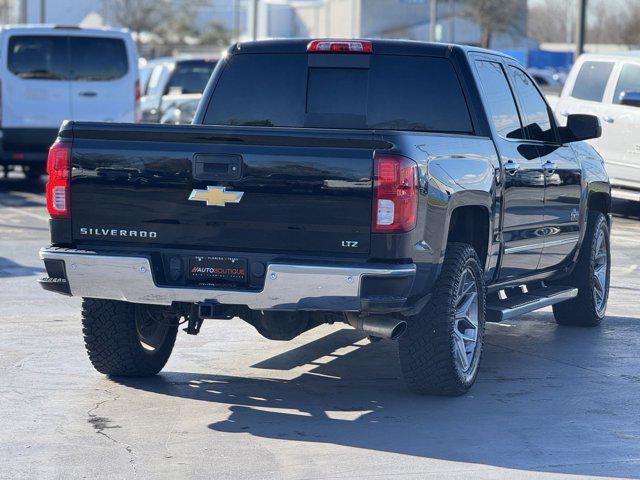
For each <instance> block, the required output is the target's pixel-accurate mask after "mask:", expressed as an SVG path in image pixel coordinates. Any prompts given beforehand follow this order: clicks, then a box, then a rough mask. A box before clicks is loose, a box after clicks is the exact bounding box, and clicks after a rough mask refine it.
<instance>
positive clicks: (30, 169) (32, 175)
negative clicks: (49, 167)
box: [23, 165, 46, 182]
mask: <svg viewBox="0 0 640 480" xmlns="http://www.w3.org/2000/svg"><path fill="white" fill-rule="evenodd" d="M23 171H24V176H25V177H27V180H28V181H30V182H38V181H40V178H41V177H42V175H44V174H45V173H46V172H45V169H44V167H35V166H32V165H29V166H25V167H23Z"/></svg>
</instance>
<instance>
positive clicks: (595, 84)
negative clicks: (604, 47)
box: [571, 62, 614, 102]
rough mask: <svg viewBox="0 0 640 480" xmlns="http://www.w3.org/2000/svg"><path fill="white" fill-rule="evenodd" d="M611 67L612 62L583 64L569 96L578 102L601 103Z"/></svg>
mask: <svg viewBox="0 0 640 480" xmlns="http://www.w3.org/2000/svg"><path fill="white" fill-rule="evenodd" d="M613 65H614V64H613V63H612V62H584V63H583V64H582V66H581V67H580V71H579V72H578V76H577V77H576V83H575V84H574V86H573V91H572V92H571V96H572V97H573V98H578V99H580V100H590V101H592V102H602V99H603V98H604V91H605V88H607V82H608V81H609V75H611V71H612V70H613Z"/></svg>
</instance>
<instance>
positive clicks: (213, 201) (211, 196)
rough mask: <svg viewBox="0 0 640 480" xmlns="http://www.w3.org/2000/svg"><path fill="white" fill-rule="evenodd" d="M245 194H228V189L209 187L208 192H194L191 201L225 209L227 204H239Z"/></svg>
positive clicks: (190, 197)
mask: <svg viewBox="0 0 640 480" xmlns="http://www.w3.org/2000/svg"><path fill="white" fill-rule="evenodd" d="M242 195H244V192H231V191H229V192H227V190H226V187H207V189H206V190H198V189H195V190H192V191H191V195H189V200H194V201H198V202H207V205H208V206H210V207H211V206H214V207H224V206H225V205H226V204H227V203H239V202H240V199H241V198H242Z"/></svg>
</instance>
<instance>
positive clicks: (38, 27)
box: [0, 24, 131, 37]
mask: <svg viewBox="0 0 640 480" xmlns="http://www.w3.org/2000/svg"><path fill="white" fill-rule="evenodd" d="M0 32H3V33H18V34H37V35H42V34H49V35H52V34H53V35H56V34H57V35H69V34H71V35H89V36H91V35H97V36H113V37H125V36H130V35H131V34H130V32H129V30H127V29H126V28H110V27H104V28H83V27H78V26H76V25H55V24H16V25H4V26H2V27H0Z"/></svg>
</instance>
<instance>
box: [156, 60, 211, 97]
mask: <svg viewBox="0 0 640 480" xmlns="http://www.w3.org/2000/svg"><path fill="white" fill-rule="evenodd" d="M215 67H216V62H214V61H205V60H190V61H186V62H178V63H177V64H176V66H175V68H174V70H173V73H172V74H171V78H169V83H168V84H167V88H166V93H177V94H182V93H202V92H203V91H204V87H206V86H207V82H208V81H209V78H210V77H211V73H212V72H213V69H214V68H215Z"/></svg>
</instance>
